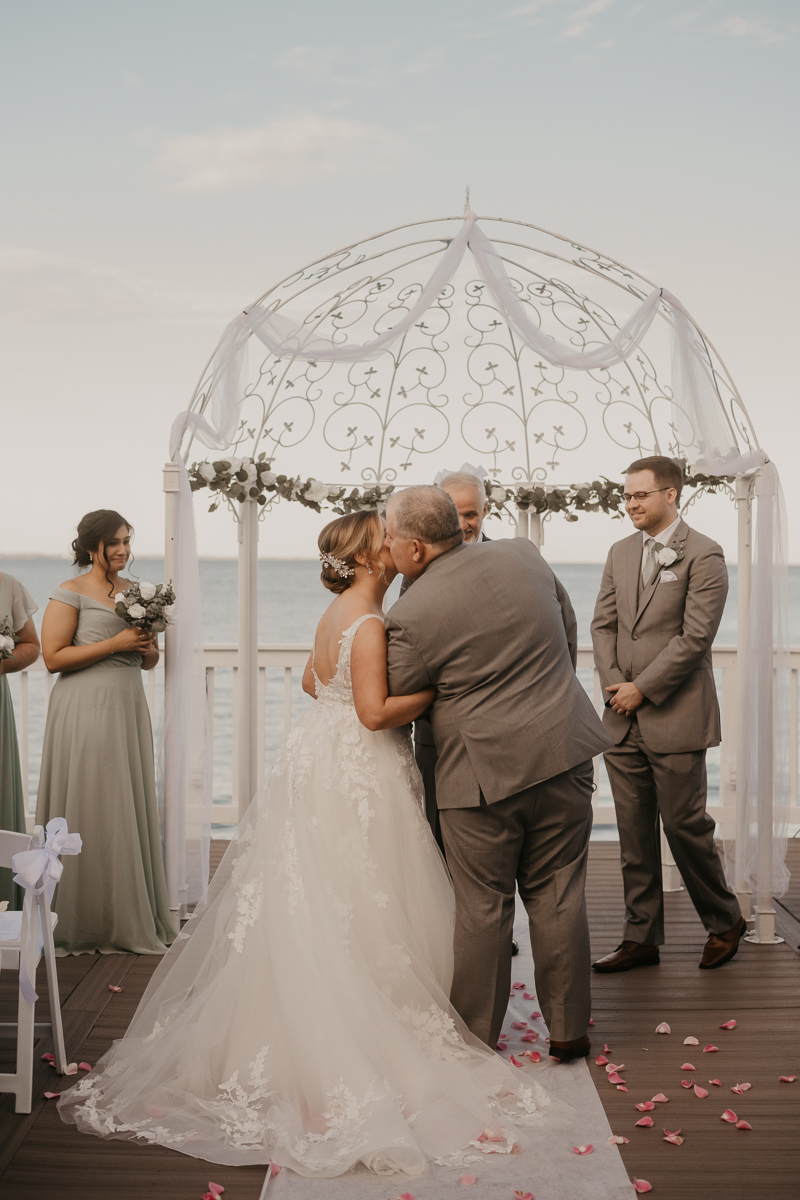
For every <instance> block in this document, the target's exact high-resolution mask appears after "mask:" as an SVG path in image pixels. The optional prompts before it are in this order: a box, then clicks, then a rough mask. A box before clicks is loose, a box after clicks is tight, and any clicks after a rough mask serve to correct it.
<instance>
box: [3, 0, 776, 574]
mask: <svg viewBox="0 0 800 1200" xmlns="http://www.w3.org/2000/svg"><path fill="white" fill-rule="evenodd" d="M3 26H4V34H3V39H2V45H1V46H0V129H1V130H2V133H1V134H0V137H1V138H2V141H1V142H0V144H1V145H2V155H1V156H0V162H2V168H1V169H2V172H3V177H4V178H3V186H2V189H0V397H1V400H0V405H1V407H2V414H3V420H2V427H3V433H4V436H3V444H4V453H3V466H2V471H1V472H0V517H1V518H2V519H1V520H0V556H2V555H3V554H8V555H16V554H26V553H27V554H61V553H65V552H66V550H67V548H68V546H69V543H70V541H71V539H72V537H73V536H74V527H75V525H76V524H77V521H78V519H79V518H80V516H81V515H82V514H83V513H84V512H86V511H88V510H90V509H94V508H99V507H108V508H116V509H118V510H119V511H120V512H122V513H123V514H124V515H125V516H126V517H127V518H128V519H129V520H130V521H131V522H132V523H133V525H134V526H135V528H136V544H137V551H138V552H139V553H140V554H153V553H158V552H159V551H160V549H161V547H162V546H163V496H162V493H161V469H162V467H163V464H164V461H165V459H166V456H167V443H168V433H169V429H170V426H171V424H172V421H173V419H174V417H175V416H176V414H177V413H178V412H180V411H181V410H182V409H183V408H185V407H186V404H187V402H188V400H189V398H190V396H191V394H192V391H193V389H194V386H195V383H196V381H197V377H198V375H199V374H200V371H201V369H202V367H203V364H204V362H205V360H206V359H207V357H208V355H209V354H210V352H211V351H212V349H213V347H214V345H215V343H216V341H217V338H218V337H219V335H220V333H221V332H222V329H223V328H224V326H225V325H226V324H227V322H228V320H229V319H230V318H231V317H232V316H233V315H234V314H235V313H236V312H238V311H240V310H241V309H242V308H243V307H244V306H245V305H246V304H248V303H250V302H252V301H253V300H254V299H255V298H256V297H257V296H258V295H260V294H261V293H262V292H263V291H265V290H266V289H267V288H268V287H269V286H270V284H272V283H273V282H275V281H276V280H278V279H279V278H281V277H282V276H283V275H285V274H287V273H288V272H290V271H292V270H294V269H295V268H299V267H301V266H303V265H305V264H306V263H308V262H310V261H312V260H313V259H315V258H316V257H318V256H320V255H322V254H325V253H327V252H329V251H333V250H335V249H336V248H337V247H339V246H343V245H346V244H348V243H349V242H351V241H353V240H355V239H358V238H360V237H363V236H367V235H369V234H372V233H374V232H377V231H378V230H381V229H387V228H390V227H391V226H393V225H397V224H400V223H402V222H405V221H413V220H422V219H425V218H433V217H440V216H444V215H457V214H458V213H459V212H461V210H462V209H463V203H464V193H465V187H466V186H467V185H469V186H470V188H471V200H472V207H473V208H474V209H475V210H476V211H477V212H478V213H479V214H485V215H489V216H506V217H513V218H515V219H518V220H522V221H529V222H532V223H534V224H536V225H540V226H542V227H544V228H545V229H551V230H555V231H556V232H559V233H562V234H565V235H567V236H569V237H572V238H575V239H576V240H580V241H581V242H584V243H587V244H589V245H591V246H594V247H596V248H598V249H600V250H601V251H603V252H605V253H606V254H608V255H610V256H611V257H613V258H616V259H618V260H620V261H622V262H624V263H628V264H630V265H631V266H633V267H634V268H636V269H637V270H638V271H640V272H641V273H642V274H644V275H646V276H648V277H649V278H650V279H653V280H654V281H656V282H657V283H659V284H663V285H664V286H666V287H668V288H669V290H670V291H672V292H673V293H675V294H676V295H678V296H679V297H680V298H681V299H682V300H683V302H684V303H685V304H686V305H687V307H688V308H689V309H690V311H691V312H692V313H694V314H695V315H696V316H697V318H698V320H700V322H701V324H702V325H703V327H704V328H705V329H706V330H707V331H708V333H709V335H710V336H711V337H712V339H713V341H714V343H715V345H716V346H717V348H718V350H719V351H720V353H721V355H722V357H723V358H724V360H725V361H726V363H727V365H728V367H729V369H730V371H731V374H732V376H733V378H734V379H735V380H736V382H737V384H738V387H739V390H740V392H741V394H742V396H743V398H744V400H745V403H746V405H747V407H748V408H749V410H750V414H751V417H752V419H753V423H754V425H755V428H756V431H757V434H758V436H759V440H760V444H761V446H762V447H763V448H764V449H765V450H766V452H767V453H768V454H769V455H770V457H772V458H773V459H774V460H775V462H776V463H777V465H778V468H779V470H780V472H781V475H782V478H783V482H784V487H785V490H786V494H787V502H788V507H789V513H790V547H789V549H790V559H791V561H794V562H800V524H798V523H794V526H793V525H792V523H791V514H792V513H793V512H796V511H797V510H798V504H799V502H800V472H798V471H797V470H796V467H795V466H794V463H795V459H796V451H797V447H798V445H800V416H799V415H798V405H797V378H796V372H795V370H794V358H795V355H794V347H795V345H796V341H797V338H796V333H795V328H794V326H795V319H796V311H797V304H796V301H795V286H796V280H797V277H798V265H799V264H798V242H797V236H796V217H797V212H798V199H799V197H798V190H799V189H798V163H797V132H796V131H797V118H798V94H797V93H798V80H800V70H798V66H799V65H800V64H798V47H799V46H800V10H798V7H797V5H796V4H795V3H792V2H791V0H774V2H773V0H709V2H707V3H700V4H693V3H691V2H687V3H682V2H679V0H645V2H638V3H637V2H633V0H589V2H587V3H581V2H580V0H531V2H530V3H522V4H510V5H505V4H503V3H502V2H498V0H495V3H493V4H492V5H487V4H486V3H485V2H481V3H479V2H478V0H433V2H431V0H426V2H424V3H423V2H421V0H405V2H404V3H403V4H402V5H397V4H389V3H385V2H383V0H377V2H376V0H370V2H369V3H366V2H364V3H362V2H353V0H339V2H338V3H336V4H331V3H330V0H327V2H326V0H322V2H310V0H294V3H292V4H291V5H287V4H276V3H274V2H270V0H267V2H265V0H262V2H261V3H251V2H246V0H226V2H225V3H224V4H223V3H219V2H217V3H209V2H207V0H191V2H189V0H158V2H157V3H155V2H151V0H137V3H136V4H135V5H123V4H120V3H113V2H112V3H108V0H98V2H93V3H88V2H85V0H72V2H71V3H70V4H68V5H66V4H64V3H63V2H47V0H44V2H42V0H29V3H27V4H24V5H7V6H6V7H5V9H4V15H3ZM614 461H615V462H616V459H615V460H614ZM442 465H443V466H448V465H455V466H457V465H458V464H449V463H446V462H443V463H442ZM602 465H603V466H604V469H608V463H607V462H604V463H603V464H602ZM309 473H310V474H313V473H314V472H313V464H309ZM205 508H206V505H204V504H199V505H198V509H197V514H198V540H199V545H200V549H201V552H202V553H204V554H207V555H218V556H234V555H235V554H236V548H237V547H236V532H235V528H234V527H233V524H232V522H231V519H230V517H229V516H228V515H226V513H225V512H224V510H220V511H219V512H217V513H215V514H213V515H211V514H208V513H206V512H205ZM298 510H299V506H297V505H292V506H289V505H286V504H284V505H283V506H280V507H278V508H277V509H276V511H275V512H274V513H272V514H270V515H269V516H268V518H267V520H266V522H265V523H264V525H263V527H262V530H261V541H260V551H261V553H262V555H264V556H271V557H312V556H314V555H315V542H316V536H317V533H318V531H319V529H320V527H321V525H322V524H323V523H324V520H323V519H322V518H320V517H318V516H317V515H316V514H313V513H309V512H307V511H298ZM692 519H693V520H695V522H696V523H697V524H698V525H702V527H703V528H705V529H706V530H707V532H709V533H711V534H712V535H713V536H715V537H717V538H718V539H719V540H720V541H722V543H723V546H724V547H725V549H726V552H728V553H729V555H730V556H731V557H733V556H734V554H735V517H734V515H733V509H732V506H731V505H729V504H727V503H724V502H720V501H719V500H718V499H717V500H709V501H708V502H707V503H706V502H702V503H701V504H700V505H698V506H697V509H696V510H695V512H694V513H693V518H692ZM702 522H705V524H704V525H703V524H702ZM623 532H627V531H626V530H624V528H623V527H621V526H620V525H619V523H616V524H611V523H609V522H606V521H605V520H604V519H602V518H595V517H584V518H582V519H581V520H580V521H579V522H578V523H576V524H574V525H569V526H568V525H566V523H565V522H563V521H562V520H560V519H556V520H555V521H553V522H551V523H550V525H549V527H548V530H547V536H546V543H545V550H546V554H547V555H548V557H550V558H551V559H552V560H553V561H600V560H602V559H603V558H604V557H605V554H606V551H607V548H608V545H609V543H610V541H611V540H613V539H614V538H616V537H619V536H620V535H621V534H622V533H623Z"/></svg>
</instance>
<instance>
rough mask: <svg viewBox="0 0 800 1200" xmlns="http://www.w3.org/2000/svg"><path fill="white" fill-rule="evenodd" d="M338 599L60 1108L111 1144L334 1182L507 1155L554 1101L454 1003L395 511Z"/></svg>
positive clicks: (338, 532)
mask: <svg viewBox="0 0 800 1200" xmlns="http://www.w3.org/2000/svg"><path fill="white" fill-rule="evenodd" d="M319 546H320V559H321V561H322V563H323V570H322V582H323V584H324V585H325V587H327V588H329V589H330V590H331V591H333V592H336V593H337V597H336V599H335V600H334V601H333V603H332V604H331V605H330V606H329V608H328V609H327V611H326V613H325V615H324V616H323V618H322V620H321V621H320V623H319V626H318V628H317V632H316V636H315V640H314V650H313V652H312V655H311V657H310V659H309V662H308V666H307V667H306V671H305V675H304V678H303V686H304V688H305V690H306V691H308V692H309V693H310V694H311V695H313V696H314V697H315V699H316V704H314V705H313V706H312V708H311V710H310V711H309V712H308V713H307V714H306V715H305V716H304V717H303V718H302V719H301V720H300V721H298V722H297V724H296V725H295V726H294V728H293V729H292V731H291V732H290V733H289V735H288V736H287V738H286V740H285V742H284V743H283V746H282V747H281V749H280V751H279V753H278V756H277V758H276V760H275V765H274V767H273V769H272V773H271V776H270V779H269V784H268V786H267V787H266V789H265V791H264V793H263V794H260V795H259V796H257V797H256V799H255V800H254V801H253V803H252V805H251V806H250V809H249V810H248V812H247V814H246V815H245V817H244V819H243V820H242V822H241V824H240V826H239V829H238V832H237V835H236V837H235V838H234V840H233V841H232V843H231V846H230V848H229V850H228V851H227V853H226V855H225V857H224V859H223V861H222V864H221V865H220V867H219V870H218V871H217V874H216V875H215V877H214V880H213V882H212V884H211V887H210V888H209V891H208V894H207V896H206V898H205V899H204V900H203V902H202V903H201V904H200V905H199V906H198V909H197V911H196V913H195V914H194V917H193V919H192V920H191V921H190V922H189V925H188V926H187V928H186V930H184V932H183V933H181V935H180V937H179V939H178V941H177V942H176V943H175V944H174V946H173V947H172V949H171V950H170V951H169V953H168V954H167V955H166V957H165V958H164V960H163V962H162V963H161V964H160V966H159V967H158V969H157V971H156V973H155V975H154V976H153V979H152V981H151V983H150V985H149V987H148V989H147V991H146V992H145V995H144V997H143V998H142V1001H141V1004H140V1005H139V1008H138V1011H137V1013H136V1015H135V1017H134V1019H133V1022H132V1024H131V1026H130V1028H129V1030H128V1032H127V1034H126V1035H125V1037H124V1038H123V1039H122V1040H121V1041H119V1042H117V1043H115V1045H114V1046H113V1047H112V1048H111V1050H109V1052H108V1053H107V1054H106V1055H105V1056H104V1057H103V1059H102V1060H101V1061H100V1062H99V1063H98V1064H97V1066H96V1067H95V1069H94V1070H93V1071H92V1073H91V1074H90V1075H88V1076H86V1077H85V1078H84V1079H82V1080H81V1082H80V1083H79V1084H77V1085H76V1086H75V1087H73V1088H72V1089H71V1090H70V1091H68V1092H65V1093H64V1095H63V1096H62V1098H61V1100H60V1101H59V1109H60V1112H61V1116H62V1117H63V1119H64V1120H65V1121H68V1122H74V1123H75V1124H76V1125H77V1126H78V1127H79V1129H81V1130H83V1131H84V1132H87V1133H94V1134H98V1135H100V1136H101V1137H113V1138H127V1139H139V1140H140V1141H142V1142H145V1143H150V1144H153V1143H158V1144H160V1145H164V1146H169V1147H171V1148H172V1149H174V1150H179V1151H181V1152H182V1153H184V1154H189V1155H192V1156H194V1157H196V1158H202V1159H208V1160H210V1161H212V1162H216V1163H225V1164H232V1165H243V1164H247V1163H267V1162H269V1161H270V1159H272V1160H273V1161H274V1162H275V1163H276V1164H279V1165H282V1166H286V1167H291V1168H292V1170H294V1171H296V1172H298V1173H299V1174H301V1175H306V1176H321V1177H324V1176H335V1175H341V1174H342V1173H344V1172H345V1171H347V1170H349V1168H351V1167H352V1166H354V1165H355V1164H356V1163H358V1162H362V1163H364V1164H366V1166H367V1167H369V1168H370V1169H371V1170H373V1171H375V1172H377V1173H379V1174H388V1173H390V1172H393V1171H402V1172H405V1173H407V1174H409V1175H417V1174H419V1173H420V1172H422V1171H423V1170H424V1169H425V1167H426V1163H428V1162H430V1161H434V1162H437V1163H440V1164H441V1165H452V1166H455V1165H462V1164H463V1163H466V1162H468V1161H475V1159H476V1158H477V1157H479V1156H480V1154H481V1153H492V1152H500V1153H510V1152H512V1151H514V1150H516V1148H517V1142H520V1144H522V1142H523V1139H522V1138H521V1137H520V1134H519V1129H518V1127H519V1126H525V1125H531V1124H533V1123H535V1122H538V1121H539V1120H540V1119H541V1115H542V1114H541V1110H542V1108H543V1107H545V1106H546V1105H547V1103H548V1098H547V1096H546V1094H545V1093H544V1092H543V1090H542V1089H541V1087H539V1085H538V1084H535V1083H531V1082H530V1081H529V1080H528V1079H527V1072H526V1071H517V1070H516V1069H514V1068H513V1067H511V1066H509V1065H508V1064H506V1063H505V1062H504V1061H503V1060H502V1059H501V1058H499V1056H497V1055H496V1054H494V1053H492V1052H491V1051H490V1050H489V1049H488V1048H487V1047H486V1046H485V1045H484V1044H483V1043H482V1042H480V1041H478V1039H477V1038H475V1037H474V1036H473V1035H472V1034H471V1033H470V1032H469V1030H468V1029H467V1028H466V1026H465V1025H464V1023H463V1022H462V1021H461V1020H460V1018H459V1016H458V1014H457V1013H456V1012H455V1011H454V1009H453V1008H452V1007H451V1006H450V1003H449V1000H448V993H449V989H450V982H451V977H452V971H453V955H452V938H453V907H454V906H453V892H452V886H451V884H450V879H449V876H448V874H447V868H446V867H445V865H444V860H443V859H442V857H441V854H440V852H439V849H438V847H437V845H436V842H435V841H434V838H433V836H432V834H431V832H430V829H429V826H428V824H427V821H426V820H425V817H424V815H423V810H422V785H421V779H420V776H419V772H418V770H417V767H416V764H415V762H414V759H413V756H412V754H411V750H410V745H409V742H408V737H407V733H406V731H405V730H403V729H402V728H401V727H402V726H405V725H407V724H408V722H409V721H411V720H413V719H414V718H415V717H418V716H419V715H420V714H421V713H422V712H424V711H425V709H427V708H428V707H429V705H430V704H431V702H432V700H433V697H434V693H433V691H432V690H426V691H423V692H417V693H416V694H415V695H412V696H389V695H388V694H387V671H386V638H385V634H384V630H383V619H382V610H381V605H382V602H383V598H384V596H385V593H386V590H387V588H388V586H389V584H390V583H391V581H392V579H393V578H394V576H395V574H396V568H395V566H394V564H393V562H392V559H391V555H390V553H389V548H388V544H387V542H386V540H385V531H384V527H383V522H382V520H381V518H380V517H379V516H378V515H377V514H376V513H374V512H360V513H355V514H352V515H350V516H345V517H342V518H340V519H339V520H337V521H333V522H331V524H330V525H328V526H326V528H325V529H324V530H323V531H322V534H321V535H320V539H319Z"/></svg>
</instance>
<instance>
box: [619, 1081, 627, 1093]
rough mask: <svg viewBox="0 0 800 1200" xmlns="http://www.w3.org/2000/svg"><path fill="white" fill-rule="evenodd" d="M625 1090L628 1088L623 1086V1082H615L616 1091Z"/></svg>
mask: <svg viewBox="0 0 800 1200" xmlns="http://www.w3.org/2000/svg"><path fill="white" fill-rule="evenodd" d="M627 1090H628V1089H627V1088H626V1087H625V1084H624V1083H618V1084H617V1091H618V1092H627Z"/></svg>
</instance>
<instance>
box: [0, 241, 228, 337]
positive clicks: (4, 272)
mask: <svg viewBox="0 0 800 1200" xmlns="http://www.w3.org/2000/svg"><path fill="white" fill-rule="evenodd" d="M240 301H241V297H238V298H234V297H233V296H222V295H211V294H209V293H201V292H197V291H190V290H189V289H188V288H176V287H174V286H171V285H170V284H167V283H164V282H163V281H159V280H153V279H137V278H129V277H126V276H125V275H123V274H122V273H121V272H119V271H116V270H113V269H111V268H109V267H102V266H99V265H97V264H96V263H91V262H86V261H83V260H81V259H74V258H67V257H63V256H61V255H57V254H46V253H42V252H41V251H37V250H12V249H4V248H2V247H0V312H2V313H3V314H4V316H6V317H7V318H10V319H16V320H41V321H92V322H95V321H119V320H131V319H133V320H137V319H138V320H141V319H158V320H163V319H185V320H211V319H213V320H218V321H219V320H224V319H226V318H227V317H228V316H230V314H231V313H233V312H235V311H236V310H237V308H240V307H241V303H240Z"/></svg>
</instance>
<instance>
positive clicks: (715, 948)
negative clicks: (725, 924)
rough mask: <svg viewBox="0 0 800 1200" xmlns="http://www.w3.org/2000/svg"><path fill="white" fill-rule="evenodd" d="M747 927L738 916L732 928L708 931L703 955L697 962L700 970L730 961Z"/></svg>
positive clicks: (707, 969)
mask: <svg viewBox="0 0 800 1200" xmlns="http://www.w3.org/2000/svg"><path fill="white" fill-rule="evenodd" d="M746 929H747V922H746V921H745V919H744V917H740V918H739V920H738V921H737V922H736V924H735V925H734V927H733V929H729V930H728V931H727V932H726V933H710V934H709V935H708V941H707V942H706V944H705V946H704V947H703V956H702V958H701V959H700V962H699V963H698V964H697V965H698V967H699V968H700V970H701V971H713V970H714V968H715V967H721V966H722V965H723V963H726V962H730V960H731V959H732V958H733V956H734V954H735V953H736V951H737V950H738V949H739V939H740V938H741V936H742V934H743V933H744V931H745V930H746Z"/></svg>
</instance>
